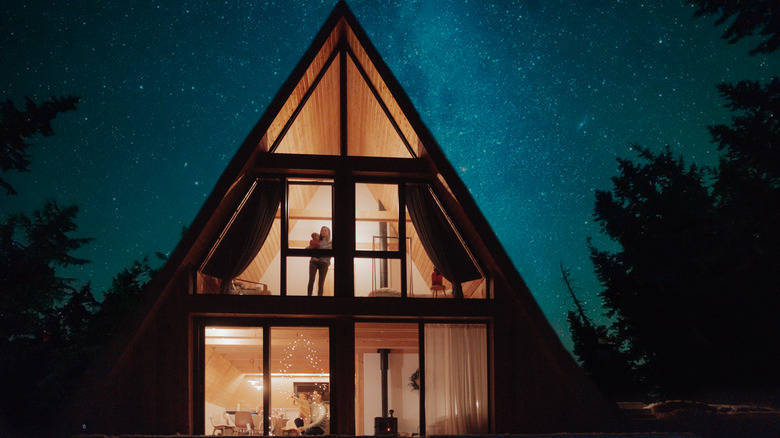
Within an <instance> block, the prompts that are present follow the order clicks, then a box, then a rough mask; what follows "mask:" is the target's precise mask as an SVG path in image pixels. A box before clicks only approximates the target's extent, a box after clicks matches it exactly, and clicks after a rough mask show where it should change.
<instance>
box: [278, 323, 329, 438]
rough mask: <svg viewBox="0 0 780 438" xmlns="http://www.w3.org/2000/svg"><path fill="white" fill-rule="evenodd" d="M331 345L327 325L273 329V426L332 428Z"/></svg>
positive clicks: (280, 430) (280, 429)
mask: <svg viewBox="0 0 780 438" xmlns="http://www.w3.org/2000/svg"><path fill="white" fill-rule="evenodd" d="M329 350H330V344H329V339H328V329H327V328H325V327H272V328H271V353H270V364H271V386H272V392H271V427H270V428H269V429H270V430H269V431H270V433H271V434H272V435H283V434H285V432H286V431H287V430H290V429H293V428H295V427H297V425H296V423H295V422H296V419H300V420H299V421H298V425H300V426H302V427H306V428H310V427H311V428H313V427H319V428H321V429H322V430H323V431H324V432H325V434H327V433H328V431H329V430H330V371H329V368H330V365H329V364H330V354H329Z"/></svg>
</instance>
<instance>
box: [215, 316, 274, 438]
mask: <svg viewBox="0 0 780 438" xmlns="http://www.w3.org/2000/svg"><path fill="white" fill-rule="evenodd" d="M205 344H206V345H205V363H204V365H203V366H204V375H205V384H204V390H205V394H204V395H205V404H204V414H205V415H204V419H205V427H204V430H205V432H206V434H207V435H213V434H215V431H216V432H217V433H220V432H221V433H222V435H227V434H229V433H232V432H236V431H243V432H247V433H249V432H251V433H258V432H259V433H262V430H263V391H264V390H265V388H264V385H263V329H262V327H222V326H219V327H218V326H209V327H206V328H205ZM250 423H251V424H250ZM247 424H249V426H247Z"/></svg>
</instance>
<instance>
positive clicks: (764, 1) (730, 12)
mask: <svg viewBox="0 0 780 438" xmlns="http://www.w3.org/2000/svg"><path fill="white" fill-rule="evenodd" d="M689 1H690V3H692V4H694V5H696V6H698V9H697V10H696V16H704V15H718V14H719V15H720V17H719V18H718V20H717V21H716V22H715V24H716V25H720V24H723V23H726V22H727V21H730V20H731V24H730V25H729V27H728V28H727V29H726V31H725V32H724V33H723V38H724V39H727V40H729V43H731V44H734V43H736V42H738V41H740V40H741V39H743V38H745V37H748V36H751V35H754V34H755V33H756V32H757V33H758V34H759V35H760V36H763V37H766V39H765V40H764V41H763V42H761V43H760V44H759V45H758V46H756V47H755V48H754V49H753V50H751V51H750V54H751V55H755V54H758V53H771V52H773V51H775V50H777V48H778V47H779V46H780V3H778V2H777V1H776V0H750V1H744V0H689Z"/></svg>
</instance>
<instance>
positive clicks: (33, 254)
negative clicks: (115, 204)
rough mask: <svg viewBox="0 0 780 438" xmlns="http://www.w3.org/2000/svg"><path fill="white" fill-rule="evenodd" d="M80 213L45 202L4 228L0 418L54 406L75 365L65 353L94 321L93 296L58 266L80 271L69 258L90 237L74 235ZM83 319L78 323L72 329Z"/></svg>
mask: <svg viewBox="0 0 780 438" xmlns="http://www.w3.org/2000/svg"><path fill="white" fill-rule="evenodd" d="M77 212H78V208H77V207H75V206H66V207H63V206H60V205H59V204H58V203H57V202H55V201H53V200H51V201H47V202H46V203H45V205H44V207H43V208H42V209H40V210H37V211H35V212H34V213H33V214H32V216H29V217H28V216H27V215H24V214H16V215H12V216H10V217H8V218H7V219H6V220H5V221H4V222H3V223H2V224H0V291H2V293H3V296H2V300H0V351H3V360H2V361H0V375H3V376H5V382H6V383H5V384H4V387H3V392H4V394H5V397H2V398H1V399H2V402H1V403H2V404H1V405H0V406H1V408H0V412H3V413H4V414H5V413H14V418H16V419H28V418H26V417H25V416H26V415H28V414H29V415H32V414H33V413H35V412H45V410H46V409H50V408H53V407H55V405H54V402H55V401H56V400H58V399H59V397H61V396H62V394H63V390H64V388H65V387H66V386H67V383H68V381H67V380H64V379H62V378H61V377H62V376H63V371H64V370H65V369H67V368H68V367H69V366H71V364H70V362H69V361H67V360H65V359H66V358H67V357H68V355H66V354H64V353H65V352H67V351H68V349H69V348H70V347H71V346H72V340H73V336H74V335H75V334H76V333H77V332H78V331H79V330H83V329H84V325H83V323H84V321H85V320H88V319H89V318H90V316H89V313H90V311H91V303H90V302H89V300H90V299H91V291H90V289H89V287H88V286H86V287H82V288H81V289H78V290H77V289H75V288H74V287H73V285H72V283H73V281H72V280H71V279H67V278H64V277H61V276H60V275H58V273H57V268H60V267H66V266H72V265H82V264H85V263H87V261H86V260H84V259H80V258H77V257H75V256H73V255H72V252H73V251H75V250H77V249H79V248H80V247H82V246H83V245H85V244H87V243H89V242H90V241H91V239H89V238H77V237H72V236H71V234H72V233H74V232H76V225H75V217H76V214H77ZM76 320H81V325H70V324H71V323H73V322H75V321H76Z"/></svg>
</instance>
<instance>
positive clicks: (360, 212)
mask: <svg viewBox="0 0 780 438" xmlns="http://www.w3.org/2000/svg"><path fill="white" fill-rule="evenodd" d="M338 184H339V181H338V180H335V179H327V178H325V179H323V178H288V179H286V180H273V181H262V180H260V181H257V182H256V183H255V184H254V186H253V188H252V190H251V191H250V193H249V194H248V195H247V196H246V197H245V199H244V200H243V202H242V203H241V205H240V207H239V209H238V210H237V211H236V212H235V214H234V215H233V217H232V218H231V220H230V221H229V224H228V227H227V228H226V230H225V231H224V232H223V233H222V235H221V236H220V238H219V239H218V241H217V243H216V244H215V245H214V247H213V248H212V250H211V252H210V253H209V257H208V259H207V261H206V262H204V264H203V265H202V266H201V268H200V270H199V272H198V274H197V281H196V284H197V293H229V294H243V295H290V296H294V295H301V296H306V295H311V296H334V295H340V296H355V297H410V298H453V297H455V298H458V297H463V298H485V297H486V296H488V295H489V294H488V292H487V287H486V284H487V283H486V281H485V277H484V275H483V274H482V271H481V270H480V268H479V265H478V264H477V263H476V261H475V259H474V257H473V255H472V253H471V251H470V250H469V248H468V246H467V245H466V243H465V241H464V240H463V237H462V236H461V235H460V234H459V233H458V232H457V231H456V229H455V227H454V226H453V222H452V220H451V218H450V217H449V216H448V215H447V214H446V212H445V211H444V209H443V207H442V205H441V203H440V202H439V200H438V199H437V197H436V196H435V194H434V193H433V192H432V190H431V189H430V188H429V187H428V185H426V184H411V183H406V184H401V183H393V182H371V181H367V182H350V183H346V184H350V185H351V188H350V189H348V190H344V189H342V190H340V191H337V190H335V188H336V186H337V185H338ZM336 193H350V194H352V193H353V194H354V195H353V196H354V200H352V201H349V202H346V200H342V202H340V200H339V199H338V197H337V196H336ZM339 205H354V209H353V210H348V211H347V210H344V209H343V208H341V209H340V208H339V207H338V206H339ZM252 218H255V219H252ZM339 221H341V223H340V222H339ZM346 221H352V223H353V225H354V226H344V225H345V222H346ZM339 230H354V235H353V236H354V238H351V237H350V238H346V237H349V233H347V236H345V237H341V238H339V234H338V233H339ZM342 236H344V232H342ZM338 245H342V246H341V250H339V251H336V249H335V248H337V247H338ZM343 263H349V264H351V265H352V267H353V269H351V271H352V273H353V277H352V278H351V279H350V281H345V280H346V279H342V281H334V280H335V279H337V278H340V277H339V276H340V275H344V274H343V273H341V272H340V270H339V269H338V266H339V264H343ZM342 266H343V265H342ZM344 272H349V270H344ZM223 279H226V280H223ZM335 284H342V285H351V287H350V289H351V290H349V291H336V290H335V289H334V285H335Z"/></svg>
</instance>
